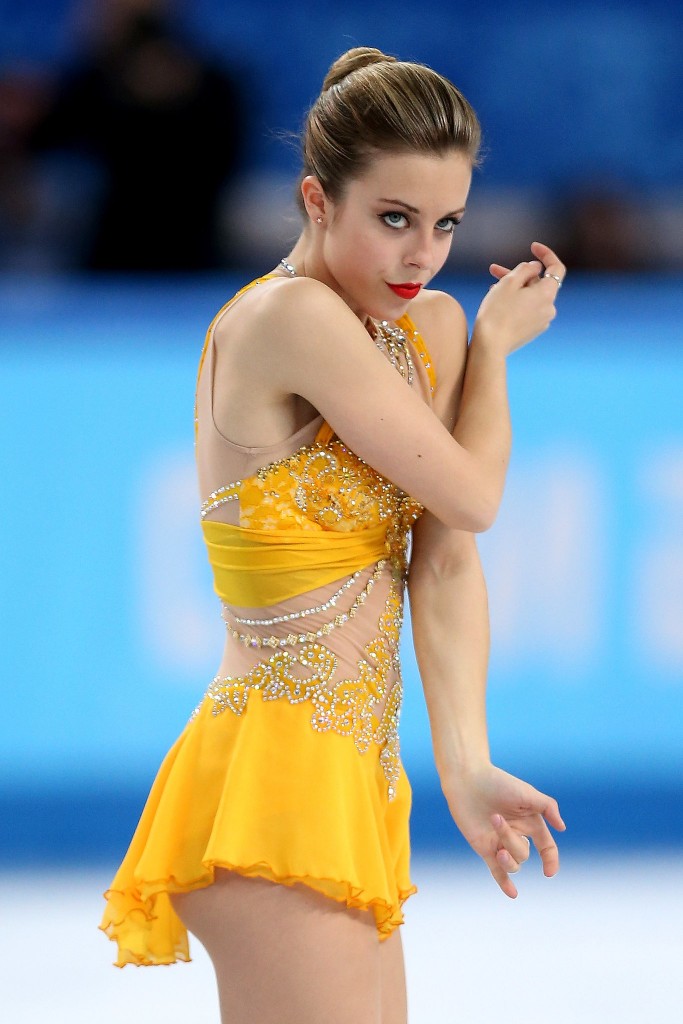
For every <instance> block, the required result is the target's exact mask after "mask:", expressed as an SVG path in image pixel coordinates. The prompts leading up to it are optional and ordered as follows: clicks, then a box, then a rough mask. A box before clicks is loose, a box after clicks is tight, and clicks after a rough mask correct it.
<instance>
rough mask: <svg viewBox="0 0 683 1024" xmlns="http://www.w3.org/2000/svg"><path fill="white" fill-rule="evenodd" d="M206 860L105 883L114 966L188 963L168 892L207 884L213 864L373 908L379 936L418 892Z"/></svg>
mask: <svg viewBox="0 0 683 1024" xmlns="http://www.w3.org/2000/svg"><path fill="white" fill-rule="evenodd" d="M205 866H206V869H207V870H206V874H205V875H203V876H202V877H201V878H199V879H197V880H195V881H191V882H185V883H182V884H181V883H178V882H177V881H175V879H173V878H168V879H165V880H161V881H155V882H139V883H138V884H137V885H136V886H135V887H129V888H127V889H125V890H122V889H108V890H107V891H106V892H105V893H104V898H105V899H106V900H107V908H106V910H105V913H104V916H103V919H102V923H101V924H100V926H99V927H100V929H101V930H102V931H103V932H104V933H105V935H107V937H108V938H109V939H111V940H112V942H116V943H117V944H118V948H119V956H118V959H117V960H116V961H114V966H115V967H125V966H126V965H127V964H134V965H135V966H136V967H152V966H161V965H169V964H173V963H177V962H178V961H183V962H185V963H189V962H190V961H191V959H192V958H191V956H190V952H189V944H188V937H187V931H186V930H185V927H184V926H183V924H182V922H181V921H180V918H179V917H178V915H177V914H176V913H175V911H174V910H173V906H172V904H171V900H170V898H169V894H174V893H186V892H192V891H194V890H196V889H203V888H206V887H207V886H209V885H211V884H212V883H213V881H214V877H215V876H214V869H215V868H223V869H225V870H228V871H235V872H236V873H238V874H240V875H243V876H244V877H247V878H264V879H267V880H268V881H271V882H275V883H277V884H279V885H288V886H294V885H305V886H308V888H310V889H313V890H314V891H315V892H318V893H321V894H322V895H323V896H326V897H328V898H329V899H333V900H335V901H336V902H337V903H343V904H345V905H346V906H347V907H349V908H354V909H358V910H366V911H372V913H373V914H374V917H375V925H376V928H377V933H378V938H379V941H380V942H382V941H384V940H385V939H387V938H388V937H389V936H390V935H391V934H392V932H393V931H395V930H396V928H398V927H399V926H400V925H402V924H403V921H404V918H403V913H402V907H403V904H404V903H405V901H406V900H407V899H408V898H409V897H410V896H412V895H413V894H414V893H416V892H417V887H416V886H414V885H410V886H409V887H408V888H407V889H399V891H398V893H397V901H396V902H395V903H390V902H388V901H387V900H385V899H382V898H381V897H377V896H372V895H370V894H369V893H366V892H365V891H364V890H363V888H362V887H360V886H358V885H354V884H353V883H352V882H349V881H339V880H335V879H329V878H316V877H313V876H310V875H291V874H286V873H285V874H281V873H279V872H277V871H275V870H274V869H273V868H272V867H271V866H270V865H268V864H266V863H256V864H249V865H241V864H232V863H229V862H227V861H218V860H214V861H212V862H211V863H208V864H206V865H205Z"/></svg>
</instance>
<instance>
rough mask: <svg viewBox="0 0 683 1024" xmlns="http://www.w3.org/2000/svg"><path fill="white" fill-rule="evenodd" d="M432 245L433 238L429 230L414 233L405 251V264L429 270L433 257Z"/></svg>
mask: <svg viewBox="0 0 683 1024" xmlns="http://www.w3.org/2000/svg"><path fill="white" fill-rule="evenodd" d="M433 246H434V238H433V236H432V232H431V231H429V233H427V232H425V233H422V232H420V233H419V234H415V235H414V236H413V238H412V239H411V245H410V246H409V247H408V250H407V252H406V256H405V260H404V262H405V265H406V266H407V267H416V268H417V269H418V270H429V269H430V268H431V266H432V262H433V258H434V250H433Z"/></svg>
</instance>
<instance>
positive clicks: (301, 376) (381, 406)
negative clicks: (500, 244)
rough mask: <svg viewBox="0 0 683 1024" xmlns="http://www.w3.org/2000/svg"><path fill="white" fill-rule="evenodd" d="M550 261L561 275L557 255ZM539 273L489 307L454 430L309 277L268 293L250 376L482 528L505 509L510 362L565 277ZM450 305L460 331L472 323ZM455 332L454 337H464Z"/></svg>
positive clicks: (456, 517) (473, 527) (528, 269)
mask: <svg viewBox="0 0 683 1024" xmlns="http://www.w3.org/2000/svg"><path fill="white" fill-rule="evenodd" d="M548 251H549V250H548ZM544 262H545V263H546V266H547V267H548V269H549V270H552V272H553V273H559V274H560V275H562V276H563V274H564V268H563V267H562V265H561V264H560V263H559V260H557V258H556V257H555V258H554V259H553V260H552V261H551V260H550V259H547V260H545V259H544ZM540 269H541V264H540V263H536V262H534V263H522V264H520V265H519V266H517V267H515V269H514V270H512V271H510V272H508V273H506V274H505V276H503V277H502V279H501V280H500V281H499V282H498V283H497V284H496V285H494V286H493V287H492V288H491V290H490V291H489V293H488V295H487V296H486V298H485V299H484V301H483V302H482V305H481V308H480V312H479V315H478V317H477V320H476V322H475V325H474V330H473V334H472V341H471V344H470V351H469V356H468V365H467V370H466V374H465V382H464V387H463V395H462V403H461V406H460V413H459V416H458V421H457V424H456V426H455V429H454V431H453V434H451V433H449V431H448V430H447V429H446V428H445V427H444V425H443V424H442V423H441V422H440V421H439V419H438V418H437V417H436V416H435V415H434V414H433V413H432V411H431V410H430V409H429V408H428V407H427V405H426V404H425V403H424V401H423V400H422V399H421V398H420V397H419V395H418V394H416V393H415V392H414V391H412V390H411V389H409V388H408V387H406V383H405V381H404V380H402V379H401V377H400V376H399V375H398V374H397V373H396V370H395V369H394V368H393V367H392V366H391V365H390V364H389V362H388V361H387V360H386V359H385V357H384V356H383V355H382V354H381V353H380V352H379V351H378V350H377V348H376V347H375V346H374V345H373V344H368V335H367V332H366V330H365V328H364V327H363V326H362V324H361V323H360V321H359V320H358V318H357V317H356V316H355V315H354V314H353V312H352V311H351V310H350V309H349V307H348V306H347V305H346V304H345V303H344V302H343V301H342V300H341V299H340V298H339V297H338V296H337V295H335V294H334V293H333V292H332V291H331V290H330V289H329V288H327V287H326V286H325V285H322V284H320V283H319V282H317V281H314V280H311V279H307V278H299V279H295V280H292V281H287V282H286V283H285V282H283V284H280V285H278V286H277V287H276V288H272V286H271V288H269V289H268V293H270V294H267V293H266V289H264V290H263V292H262V293H261V294H262V301H261V302H260V303H259V308H258V311H257V312H256V315H255V319H254V322H253V323H252V324H251V325H250V326H251V329H250V331H249V335H250V338H251V340H250V349H249V369H248V371H247V373H248V377H249V378H250V379H252V380H254V381H256V380H261V381H263V380H267V381H268V389H269V391H270V390H271V389H272V392H273V399H274V400H277V399H278V397H282V396H284V395H287V394H298V395H301V396H302V397H303V398H305V399H306V400H307V401H309V402H310V403H311V404H312V405H313V406H314V407H315V408H316V409H318V411H319V412H320V413H322V415H323V416H324V417H325V419H326V420H327V422H328V423H329V424H330V426H331V427H332V428H333V430H334V431H335V433H336V434H337V435H338V436H339V437H340V438H341V440H342V441H343V442H344V443H345V444H347V445H348V446H349V448H351V449H352V451H354V452H355V453H356V454H357V455H358V456H360V458H362V459H363V460H364V461H365V462H367V463H368V464H369V465H371V466H372V467H373V468H374V469H376V470H377V471H378V472H379V473H381V474H382V475H383V476H385V477H387V478H388V479H389V480H391V481H392V482H393V483H394V484H396V485H397V486H398V487H400V488H401V489H402V490H404V491H406V492H407V493H408V494H410V495H411V497H413V498H415V499H416V500H417V501H419V502H420V503H421V504H422V505H424V506H425V507H426V508H428V509H429V510H430V511H431V512H432V513H433V514H434V515H435V516H436V517H437V518H438V519H440V520H441V521H442V522H444V523H445V524H446V525H447V526H451V527H455V528H456V529H462V530H469V531H472V532H479V531H482V530H486V529H488V527H489V526H491V524H492V522H493V520H494V518H495V515H496V513H497V511H498V506H499V504H500V500H501V497H502V493H503V486H504V482H505V474H506V469H507V462H508V456H509V447H510V425H509V414H508V402H507V388H506V380H505V359H506V356H507V355H509V354H510V352H512V351H514V349H516V348H519V347H520V346H521V345H523V344H525V343H526V342H527V341H529V340H531V339H532V338H533V337H535V336H536V335H538V334H539V333H541V332H542V331H543V330H545V329H546V328H547V327H548V325H549V324H550V322H551V320H552V318H553V316H554V305H553V301H554V298H555V294H556V291H557V284H556V282H554V281H553V280H552V279H550V280H546V279H539V277H538V274H539V271H540ZM448 301H449V302H450V301H451V300H448ZM452 306H453V327H454V331H455V332H457V335H460V334H461V333H462V331H463V325H464V318H463V317H462V313H461V311H460V307H459V306H458V305H457V303H455V302H453V303H452ZM465 331H466V328H465ZM457 335H456V336H454V344H456V345H461V344H463V343H464V344H466V337H465V339H464V342H463V338H462V337H460V336H457ZM428 340H429V339H427V341H428ZM242 365H243V366H244V363H242Z"/></svg>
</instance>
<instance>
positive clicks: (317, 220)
mask: <svg viewBox="0 0 683 1024" xmlns="http://www.w3.org/2000/svg"><path fill="white" fill-rule="evenodd" d="M315 222H316V224H322V222H323V219H322V217H317V218H316V221H315Z"/></svg>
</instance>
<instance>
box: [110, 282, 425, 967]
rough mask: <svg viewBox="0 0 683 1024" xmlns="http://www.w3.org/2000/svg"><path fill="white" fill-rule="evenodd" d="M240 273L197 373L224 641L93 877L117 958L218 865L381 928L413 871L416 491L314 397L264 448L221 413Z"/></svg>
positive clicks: (162, 951) (136, 954)
mask: <svg viewBox="0 0 683 1024" xmlns="http://www.w3.org/2000/svg"><path fill="white" fill-rule="evenodd" d="M270 276H271V275H268V277H266V278H259V279H258V280H257V281H254V282H252V283H251V284H250V285H248V286H247V289H248V288H251V287H254V286H257V285H259V284H261V283H263V282H265V281H267V280H268V278H269V277H270ZM247 289H243V290H242V291H241V292H239V293H238V294H237V295H236V296H235V298H234V299H232V300H231V302H229V303H228V304H227V306H225V307H223V309H222V310H221V311H220V312H219V313H218V314H217V316H216V318H215V319H214V321H213V323H212V324H211V326H210V327H209V331H208V333H207V338H206V342H205V345H204V351H203V353H202V359H201V362H200V368H199V377H198V384H197V421H196V427H197V448H196V454H197V466H198V473H199V484H200V491H201V494H202V495H203V496H205V497H204V502H203V505H202V510H201V519H202V529H203V532H204V539H205V541H206V545H207V550H208V555H209V560H210V563H211V565H212V568H213V573H214V583H215V589H216V592H217V594H218V596H219V597H220V600H221V607H222V616H223V619H224V621H225V629H226V634H227V635H226V648H225V655H224V658H223V662H222V663H221V666H220V669H219V672H218V674H217V675H216V678H215V679H214V680H213V682H212V683H211V684H210V686H209V688H208V690H207V692H206V694H205V696H204V698H203V700H202V701H201V703H200V705H199V707H198V708H197V709H196V710H195V712H194V713H193V715H192V717H191V718H190V721H189V722H188V724H187V726H186V727H185V729H184V731H183V732H182V734H181V736H180V737H179V739H178V740H177V741H176V743H175V744H174V746H173V747H172V748H171V750H170V751H169V753H168V755H167V756H166V758H165V760H164V762H163V764H162V766H161V768H160V770H159V773H158V775H157V778H156V780H155V782H154V785H153V787H152V790H151V793H150V795H149V798H148V800H147V804H146V806H145V808H144V811H143V813H142V817H141V819H140V822H139V824H138V827H137V829H136V831H135V835H134V836H133V839H132V841H131V845H130V847H129V850H128V853H127V854H126V857H125V859H124V861H123V863H122V865H121V867H120V868H119V871H118V872H117V874H116V877H115V878H114V880H113V882H112V885H111V888H110V889H109V890H108V891H107V893H106V894H105V896H106V899H107V906H106V910H105V913H104V917H103V920H102V924H101V928H102V929H103V930H104V931H105V932H106V934H107V935H108V936H109V937H110V938H111V939H113V940H114V941H116V942H117V943H118V947H119V955H118V959H117V961H116V963H117V966H120V967H122V966H124V965H125V964H128V963H133V964H168V963H173V962H174V961H176V960H188V959H189V950H188V938H187V933H186V931H185V928H184V927H183V925H182V923H181V921H180V919H179V918H178V916H177V915H176V913H175V912H174V910H173V907H172V905H171V901H170V899H169V893H178V892H188V891H190V890H192V889H197V888H201V887H204V886H207V885H210V884H211V883H212V881H213V877H214V869H215V868H216V867H219V868H226V869H230V870H233V871H237V872H239V873H240V874H242V875H247V876H258V877H261V878H266V879H270V880H271V881H273V882H279V883H283V884H285V885H292V884H295V883H302V884H305V885H307V886H310V887H311V888H312V889H314V890H316V891H318V892H320V893H323V894H324V895H326V896H328V897H330V898H332V899H334V900H337V901H339V902H342V903H345V904H346V905H347V906H349V907H359V908H364V909H366V910H368V911H369V912H371V913H372V914H373V915H374V919H375V923H376V926H377V931H378V934H379V937H380V938H386V937H387V936H388V935H389V934H390V933H391V932H392V931H393V930H394V928H396V927H397V926H398V925H399V924H401V922H402V920H403V917H402V913H401V906H402V903H403V902H404V900H405V899H406V898H407V897H408V896H409V895H410V894H411V893H413V892H414V891H415V888H414V886H412V885H411V882H410V877H409V836H408V818H409V813H410V799H411V793H410V786H409V783H408V780H407V778H406V775H405V772H404V770H403V767H402V764H401V760H400V753H399V741H398V721H399V713H400V708H401V697H402V687H401V675H400V665H399V658H398V643H399V631H400V626H401V615H402V602H403V588H404V580H405V572H406V553H407V544H408V537H409V532H410V527H411V525H412V523H413V522H414V521H415V519H417V517H418V516H419V515H420V513H421V512H422V508H421V506H419V505H418V504H417V503H415V502H414V501H413V500H412V499H410V498H409V497H408V496H407V495H406V494H404V493H403V492H402V491H400V490H399V489H398V488H396V487H395V486H394V485H393V484H391V483H390V482H389V481H387V480H386V479H384V478H383V477H382V476H380V475H379V474H378V473H376V472H375V470H373V469H372V468H371V467H370V466H368V465H367V464H366V463H364V462H363V461H362V460H361V459H359V458H358V457H357V456H356V455H354V453H353V452H352V451H350V450H349V449H348V448H347V447H346V446H345V445H344V444H343V443H342V442H341V440H340V439H339V438H337V437H335V436H334V434H333V432H332V430H331V428H330V427H329V426H328V425H327V424H326V423H325V422H324V421H323V419H322V417H321V416H318V417H317V418H316V419H315V420H314V421H312V422H311V423H308V424H306V426H304V427H303V428H302V429H301V430H299V431H297V433H296V434H294V435H293V436H292V437H290V438H287V439H286V440H285V441H283V442H281V443H280V444H278V445H272V446H270V447H267V448H247V447H243V446H241V445H237V444H234V443H233V442H231V441H229V440H228V439H227V438H225V437H224V436H223V435H222V434H221V433H220V431H219V430H218V428H217V427H216V425H215V423H214V419H213V372H214V361H215V352H214V345H215V342H214V328H215V325H216V323H217V322H218V320H219V319H220V318H221V317H223V316H224V315H226V314H227V313H228V311H229V310H230V309H231V308H232V306H233V304H234V303H235V301H236V300H238V299H239V297H240V296H241V295H242V294H243V292H244V291H246V290H247ZM398 327H399V328H400V333H396V332H395V331H393V332H392V329H391V328H388V330H387V331H386V332H385V333H384V335H383V337H384V346H383V347H384V351H385V354H386V355H387V356H388V358H390V359H391V360H392V362H394V364H395V365H396V366H397V368H398V369H400V370H401V371H402V372H403V374H404V376H405V377H406V383H407V384H410V385H411V386H413V387H417V388H418V389H419V390H420V392H421V394H422V395H423V397H424V399H425V401H426V402H428V403H430V402H431V394H432V392H433V390H434V386H435V381H434V373H433V369H432V367H431V361H430V358H429V354H428V352H427V349H426V348H425V346H424V343H423V341H422V339H421V337H420V336H419V334H418V332H417V331H416V330H415V327H414V325H413V324H412V322H411V321H410V320H409V318H408V317H403V318H402V319H401V320H400V321H398ZM380 342H381V338H378V344H380ZM370 343H371V342H370ZM380 347H381V346H380Z"/></svg>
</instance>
